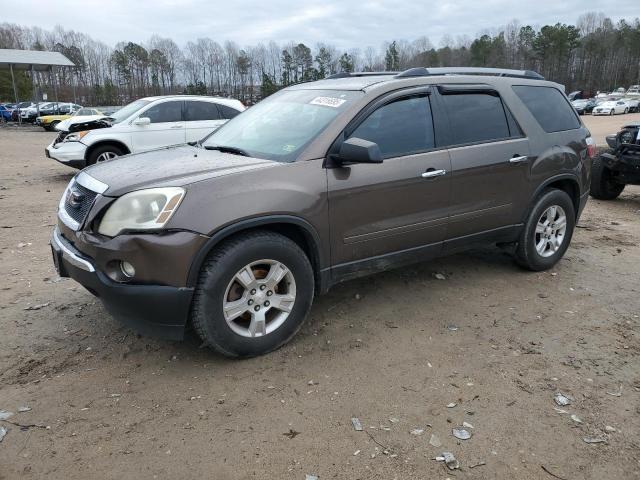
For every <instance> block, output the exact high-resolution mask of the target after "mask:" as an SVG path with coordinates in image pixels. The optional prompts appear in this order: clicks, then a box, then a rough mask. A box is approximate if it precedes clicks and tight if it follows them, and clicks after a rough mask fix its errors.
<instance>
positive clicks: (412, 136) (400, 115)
mask: <svg viewBox="0 0 640 480" xmlns="http://www.w3.org/2000/svg"><path fill="white" fill-rule="evenodd" d="M350 136H351V137H358V138H362V139H364V140H369V141H371V142H375V143H377V144H378V146H379V147H380V151H381V152H382V156H383V157H384V158H389V157H400V156H403V155H410V154H412V153H416V152H423V151H425V150H428V149H430V148H433V147H434V140H433V122H432V119H431V106H430V104H429V98H428V97H427V96H418V97H410V98H403V99H400V100H396V101H394V102H392V103H389V104H387V105H384V106H383V107H380V108H378V109H377V110H376V111H375V112H373V113H372V114H371V115H369V116H368V117H367V119H366V120H365V121H364V122H362V123H361V124H360V125H359V126H358V128H356V129H355V131H354V132H353V133H352V134H351V135H350Z"/></svg>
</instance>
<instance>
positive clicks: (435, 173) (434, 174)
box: [421, 169, 447, 178]
mask: <svg viewBox="0 0 640 480" xmlns="http://www.w3.org/2000/svg"><path fill="white" fill-rule="evenodd" d="M446 174H447V171H446V170H442V169H440V170H433V169H430V170H427V171H426V172H424V173H423V174H422V175H421V176H422V178H433V177H441V176H443V175H446Z"/></svg>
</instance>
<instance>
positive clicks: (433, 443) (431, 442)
mask: <svg viewBox="0 0 640 480" xmlns="http://www.w3.org/2000/svg"><path fill="white" fill-rule="evenodd" d="M429 445H431V446H432V447H436V448H437V447H441V446H442V442H441V441H440V439H439V438H438V437H437V436H436V435H435V434H433V433H432V434H431V438H430V439H429Z"/></svg>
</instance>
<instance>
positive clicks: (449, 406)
mask: <svg viewBox="0 0 640 480" xmlns="http://www.w3.org/2000/svg"><path fill="white" fill-rule="evenodd" d="M456 405H458V404H457V403H456V402H451V403H447V408H454V407H455V406H456Z"/></svg>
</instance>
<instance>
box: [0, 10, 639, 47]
mask: <svg viewBox="0 0 640 480" xmlns="http://www.w3.org/2000/svg"><path fill="white" fill-rule="evenodd" d="M639 6H640V3H639V2H638V0H626V1H624V0H623V1H619V0H616V1H613V0H527V1H523V0H440V1H433V0H432V1H426V2H425V1H421V0H385V1H367V0H325V1H322V2H317V1H311V0H289V1H286V0H225V1H220V0H99V1H96V0H52V1H44V0H0V12H1V13H0V22H1V21H6V22H13V23H18V24H21V25H31V26H39V27H42V28H45V29H51V28H52V27H54V26H55V25H57V24H60V25H62V26H63V27H65V28H66V29H74V30H77V31H81V32H85V33H88V34H90V35H91V36H92V37H94V38H96V39H99V40H102V41H104V42H106V43H108V44H110V45H114V44H115V43H116V42H118V41H122V40H128V41H134V42H143V41H145V40H147V39H148V38H149V37H150V36H151V35H152V34H154V33H157V34H159V35H161V36H167V37H171V38H173V39H174V40H175V41H176V42H177V43H178V44H180V45H183V44H185V43H186V42H187V41H189V40H195V39H196V38H198V37H211V38H213V39H214V40H216V41H218V42H223V41H225V40H234V41H236V42H237V43H239V44H240V45H241V46H242V45H250V44H255V43H257V42H267V41H269V40H275V41H276V42H279V43H280V42H288V41H291V40H294V41H296V42H303V43H305V44H307V45H315V44H316V43H317V42H328V43H332V44H334V45H336V46H338V47H339V48H342V49H347V48H352V47H360V48H362V47H366V46H367V45H372V46H374V47H378V46H379V45H380V44H381V43H382V42H383V41H385V40H392V39H405V40H410V41H411V40H414V39H416V38H417V37H420V36H423V35H426V36H427V37H429V39H430V40H431V41H432V42H433V43H434V44H435V46H438V45H439V43H440V41H441V40H442V37H443V36H444V35H445V34H450V35H452V36H453V37H454V38H455V37H457V36H458V35H469V36H471V37H474V36H475V35H476V34H477V33H478V32H480V31H483V30H486V29H495V28H497V27H500V26H502V25H505V24H507V23H508V22H510V21H511V20H513V19H518V20H519V21H520V23H521V24H525V25H527V24H528V25H533V26H542V25H545V24H554V23H557V22H563V23H572V24H575V22H576V20H577V18H578V17H579V16H580V15H581V14H582V13H585V12H588V11H597V12H604V13H605V14H607V15H608V16H610V17H611V18H612V19H613V20H615V21H617V20H619V19H621V18H627V19H629V20H631V19H633V18H634V17H637V16H639V15H640V8H638V7H639Z"/></svg>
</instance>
